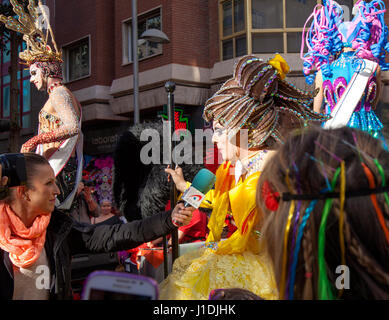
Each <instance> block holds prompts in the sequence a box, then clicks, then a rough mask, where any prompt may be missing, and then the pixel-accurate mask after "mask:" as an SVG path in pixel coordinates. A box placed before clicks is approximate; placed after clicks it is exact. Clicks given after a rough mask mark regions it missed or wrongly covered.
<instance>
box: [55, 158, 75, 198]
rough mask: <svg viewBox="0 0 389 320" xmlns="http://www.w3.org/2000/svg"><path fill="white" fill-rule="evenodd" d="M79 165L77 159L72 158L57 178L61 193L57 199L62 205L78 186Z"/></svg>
mask: <svg viewBox="0 0 389 320" xmlns="http://www.w3.org/2000/svg"><path fill="white" fill-rule="evenodd" d="M77 165H78V164H77V158H76V157H71V158H70V159H69V161H68V162H67V163H66V165H65V167H64V168H63V169H62V170H61V172H60V173H59V174H58V176H57V179H56V183H57V186H58V188H59V190H60V192H61V193H60V194H59V195H58V196H57V198H58V200H59V202H60V203H62V202H63V201H64V200H65V199H66V198H67V197H68V196H69V194H70V193H71V192H72V190H73V189H74V186H75V184H76V175H77Z"/></svg>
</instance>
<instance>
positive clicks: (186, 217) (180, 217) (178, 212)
mask: <svg viewBox="0 0 389 320" xmlns="http://www.w3.org/2000/svg"><path fill="white" fill-rule="evenodd" d="M195 210H196V208H193V207H185V205H184V203H182V202H179V203H178V204H177V205H176V206H175V207H174V209H173V212H172V222H173V224H174V225H175V226H176V227H181V226H186V225H187V224H189V222H190V220H191V219H192V213H193V211H195Z"/></svg>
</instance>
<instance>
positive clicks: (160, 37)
mask: <svg viewBox="0 0 389 320" xmlns="http://www.w3.org/2000/svg"><path fill="white" fill-rule="evenodd" d="M140 38H141V39H144V40H148V41H150V42H155V43H169V42H170V40H169V38H168V36H167V35H166V34H164V33H163V32H162V31H161V30H158V29H148V30H146V31H145V32H143V33H142V35H141V36H140ZM138 45H139V43H138V9H137V0H132V65H133V70H132V71H133V80H134V97H133V98H134V124H138V123H139V121H140V115H139V113H140V112H139V64H138Z"/></svg>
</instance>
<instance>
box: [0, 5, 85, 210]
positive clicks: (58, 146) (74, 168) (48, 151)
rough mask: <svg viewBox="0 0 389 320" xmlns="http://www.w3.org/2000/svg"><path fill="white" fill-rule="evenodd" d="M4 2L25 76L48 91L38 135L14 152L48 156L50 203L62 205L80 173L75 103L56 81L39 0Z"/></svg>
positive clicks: (56, 65)
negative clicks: (20, 45) (19, 39)
mask: <svg viewBox="0 0 389 320" xmlns="http://www.w3.org/2000/svg"><path fill="white" fill-rule="evenodd" d="M10 2H11V4H12V6H13V9H14V12H15V13H16V14H17V15H18V18H17V19H16V18H14V17H5V16H0V20H1V21H2V22H3V23H4V24H5V26H6V27H7V28H9V29H11V30H14V31H17V32H20V33H22V34H23V40H24V41H25V42H26V46H27V48H26V50H24V51H23V52H21V53H20V54H19V57H20V59H21V60H22V61H23V63H24V64H26V65H27V66H29V68H30V74H31V80H30V82H31V83H34V84H35V86H36V88H37V89H38V90H40V91H47V93H48V95H49V98H48V100H47V102H46V103H45V105H44V106H43V108H42V109H41V111H40V112H39V128H38V135H36V136H34V137H33V138H31V139H30V140H28V141H27V142H26V143H24V144H23V146H22V148H21V151H20V152H34V151H36V153H39V154H40V155H43V156H44V157H45V158H46V159H48V161H49V163H50V165H51V167H52V168H53V170H54V173H55V175H56V179H57V185H58V187H59V188H60V191H61V194H60V195H58V197H57V202H56V206H57V208H58V209H64V210H66V209H69V208H70V206H71V204H72V202H73V198H74V196H75V194H76V191H77V186H78V183H79V182H80V180H81V177H82V145H83V135H82V132H81V106H80V104H79V102H78V101H77V100H76V98H75V97H74V95H73V94H72V93H71V92H70V91H69V89H67V88H66V87H65V86H64V85H63V83H62V79H63V77H62V62H63V61H62V54H61V52H60V51H59V50H58V48H57V45H56V43H55V39H54V35H53V32H52V29H51V27H50V23H49V17H48V16H47V12H46V11H45V8H44V7H43V6H42V3H41V1H39V2H38V6H37V5H35V1H33V0H30V1H29V5H28V12H25V10H24V9H23V7H22V6H21V5H20V4H19V2H18V1H16V0H11V1H10ZM49 38H50V39H51V42H52V45H53V46H54V50H53V49H52V48H51V47H50V44H49Z"/></svg>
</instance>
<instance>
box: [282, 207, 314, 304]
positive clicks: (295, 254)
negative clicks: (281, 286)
mask: <svg viewBox="0 0 389 320" xmlns="http://www.w3.org/2000/svg"><path fill="white" fill-rule="evenodd" d="M317 201H318V200H313V201H311V203H310V204H309V205H308V207H307V209H306V210H305V212H304V215H303V218H302V220H301V225H300V227H299V229H298V232H297V239H296V247H295V249H294V252H293V259H292V262H291V271H290V282H289V296H288V299H289V300H293V297H294V282H295V278H296V267H297V262H298V254H299V251H300V246H301V240H302V238H303V234H304V228H305V225H306V224H307V221H308V219H309V217H310V215H311V213H312V211H313V209H314V208H315V205H316V203H317Z"/></svg>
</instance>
